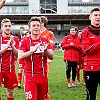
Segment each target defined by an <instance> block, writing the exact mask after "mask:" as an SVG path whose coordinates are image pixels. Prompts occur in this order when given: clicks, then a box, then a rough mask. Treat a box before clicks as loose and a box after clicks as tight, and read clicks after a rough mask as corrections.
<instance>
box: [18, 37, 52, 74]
mask: <svg viewBox="0 0 100 100" xmlns="http://www.w3.org/2000/svg"><path fill="white" fill-rule="evenodd" d="M45 42H46V43H48V44H50V42H49V40H48V39H47V38H45V37H40V38H39V39H37V40H32V39H31V37H26V38H24V39H23V40H22V41H21V44H20V47H19V50H22V51H24V52H27V51H30V50H32V47H33V46H35V45H36V44H38V43H41V44H40V46H39V47H38V49H37V51H36V52H34V53H33V54H32V55H31V56H29V57H27V58H26V59H25V67H24V71H25V73H31V74H32V75H34V74H45V73H47V55H46V53H45V51H43V50H44V48H43V47H44V43H45ZM48 49H51V46H50V45H49V46H48Z"/></svg>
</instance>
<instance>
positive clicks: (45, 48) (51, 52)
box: [44, 44, 54, 60]
mask: <svg viewBox="0 0 100 100" xmlns="http://www.w3.org/2000/svg"><path fill="white" fill-rule="evenodd" d="M44 51H45V53H46V54H47V57H48V58H49V59H51V60H52V59H53V58H54V52H53V50H52V49H50V48H48V44H44Z"/></svg>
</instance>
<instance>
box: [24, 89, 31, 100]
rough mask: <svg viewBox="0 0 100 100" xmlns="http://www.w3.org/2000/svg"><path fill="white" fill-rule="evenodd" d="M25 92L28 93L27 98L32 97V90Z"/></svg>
mask: <svg viewBox="0 0 100 100" xmlns="http://www.w3.org/2000/svg"><path fill="white" fill-rule="evenodd" d="M25 94H26V99H32V93H31V91H29V92H26V93H25Z"/></svg>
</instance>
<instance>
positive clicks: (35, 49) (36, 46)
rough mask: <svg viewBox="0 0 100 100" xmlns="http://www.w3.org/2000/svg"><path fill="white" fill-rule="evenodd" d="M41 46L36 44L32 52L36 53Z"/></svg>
mask: <svg viewBox="0 0 100 100" xmlns="http://www.w3.org/2000/svg"><path fill="white" fill-rule="evenodd" d="M40 44H41V43H38V44H36V45H35V46H33V47H32V48H31V49H30V51H32V52H36V51H37V49H38V47H39V46H40Z"/></svg>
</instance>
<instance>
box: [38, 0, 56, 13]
mask: <svg viewBox="0 0 100 100" xmlns="http://www.w3.org/2000/svg"><path fill="white" fill-rule="evenodd" d="M40 11H41V13H49V14H50V13H57V0H40Z"/></svg>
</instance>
